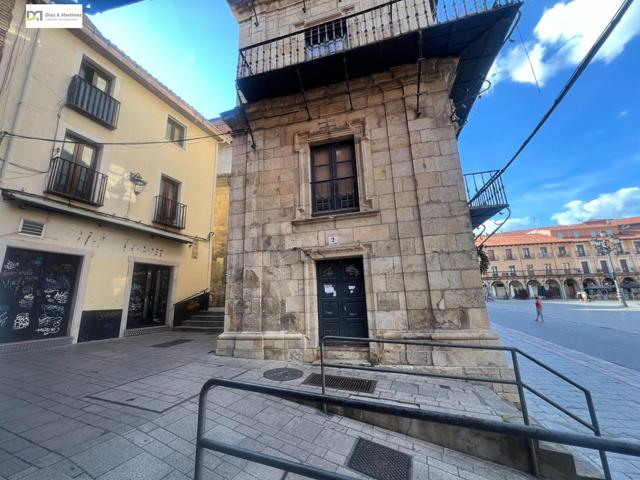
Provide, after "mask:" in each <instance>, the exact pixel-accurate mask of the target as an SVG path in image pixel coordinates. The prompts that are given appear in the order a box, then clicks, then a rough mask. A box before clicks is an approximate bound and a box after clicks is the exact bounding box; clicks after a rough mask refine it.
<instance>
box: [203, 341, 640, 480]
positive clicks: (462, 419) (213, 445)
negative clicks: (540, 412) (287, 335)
mask: <svg viewBox="0 0 640 480" xmlns="http://www.w3.org/2000/svg"><path fill="white" fill-rule="evenodd" d="M516 350H517V349H516ZM214 387H224V388H231V389H236V390H242V391H245V392H253V393H260V394H266V395H270V396H274V397H277V398H282V399H287V400H302V401H305V402H315V403H318V404H329V405H335V406H338V407H346V408H353V409H358V410H365V411H369V412H376V413H383V414H389V415H393V416H397V417H403V418H410V419H416V420H423V421H428V422H434V423H439V424H444V425H454V426H458V427H463V428H470V429H475V430H482V431H485V432H493V433H499V434H504V435H511V436H514V437H519V438H525V439H527V440H529V441H530V442H532V441H534V440H538V441H546V442H553V443H560V444H563V445H572V446H575V447H583V448H589V449H593V450H598V451H600V452H612V453H620V454H623V455H631V456H634V457H640V443H636V442H630V441H628V440H619V439H614V438H603V437H592V436H589V435H584V434H580V433H572V432H562V431H559V430H551V429H546V428H541V427H533V426H529V425H518V424H514V423H513V424H512V423H504V422H500V421H497V420H487V419H483V418H474V417H467V416H464V415H457V414H452V413H443V412H436V411H431V410H420V409H417V408H411V407H403V406H399V405H389V404H384V403H379V402H370V401H365V400H361V399H354V398H349V397H338V396H334V395H327V394H326V393H322V394H320V393H313V392H308V391H301V390H291V389H287V388H282V387H274V386H267V385H262V384H259V383H254V382H247V381H239V380H226V379H223V378H211V379H209V380H207V381H206V382H205V383H204V385H203V386H202V388H201V389H200V395H199V399H198V426H197V434H196V458H195V472H194V479H195V480H202V479H203V476H202V475H203V466H204V451H205V450H213V451H216V452H221V453H224V454H227V455H232V456H236V457H238V458H243V459H245V460H249V461H252V462H256V463H260V464H262V465H267V466H270V467H274V468H279V469H281V470H284V471H285V472H291V473H297V474H300V475H304V476H307V477H309V478H315V479H322V480H324V479H328V480H354V477H347V476H344V475H340V474H337V473H334V472H330V471H327V470H323V469H320V468H317V467H313V466H310V465H305V464H302V463H299V462H294V461H291V460H286V459H283V458H278V457H274V456H272V455H267V454H264V453H258V452H255V451H252V450H249V449H246V448H242V447H238V446H235V445H230V444H227V443H223V442H219V441H217V440H212V439H210V438H206V437H205V436H204V432H205V427H206V420H207V409H206V406H207V395H208V393H209V390H211V389H212V388H214Z"/></svg>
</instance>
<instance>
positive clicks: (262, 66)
mask: <svg viewBox="0 0 640 480" xmlns="http://www.w3.org/2000/svg"><path fill="white" fill-rule="evenodd" d="M520 5H521V2H519V1H516V0H439V1H434V0H430V1H426V0H392V1H388V2H386V3H384V4H382V5H378V6H375V7H372V8H367V9H365V10H362V11H360V12H357V13H354V14H351V15H345V16H343V17H340V18H339V19H336V20H334V21H331V22H327V23H324V24H322V25H316V26H313V27H310V28H306V29H302V30H298V31H296V32H293V33H289V34H285V35H281V36H278V37H276V38H271V39H268V40H265V41H263V42H259V43H256V44H253V45H249V46H247V47H244V48H241V49H240V50H239V58H238V69H237V79H238V82H237V84H238V88H239V89H240V91H241V92H242V94H243V95H244V97H245V99H246V100H247V101H248V102H255V101H258V100H263V99H266V98H275V97H282V96H286V95H292V94H297V93H301V92H304V90H305V89H311V88H317V87H321V86H324V85H329V84H335V83H343V82H344V83H346V84H347V86H348V82H349V79H353V78H360V77H365V76H368V75H371V74H374V73H380V72H384V71H388V70H389V69H391V68H393V67H396V66H399V65H407V64H416V63H418V61H419V60H421V59H423V58H446V57H458V58H459V63H458V68H457V71H456V78H455V80H454V85H453V87H452V91H451V93H450V96H451V99H452V100H453V101H454V103H455V104H456V115H457V117H458V123H459V125H461V126H462V125H463V124H464V122H465V120H466V117H467V115H468V113H469V111H470V110H471V107H472V105H473V103H474V101H475V98H476V96H477V95H478V93H479V92H480V90H481V88H482V85H483V83H484V79H485V78H486V74H487V72H488V71H489V68H490V67H491V64H492V63H493V60H494V59H495V57H496V56H497V54H498V52H499V50H500V48H501V47H502V45H503V43H504V41H505V38H506V37H507V35H508V32H509V30H510V28H511V25H512V24H513V21H514V19H515V17H516V15H517V12H518V9H519V8H520ZM262 21H264V20H262Z"/></svg>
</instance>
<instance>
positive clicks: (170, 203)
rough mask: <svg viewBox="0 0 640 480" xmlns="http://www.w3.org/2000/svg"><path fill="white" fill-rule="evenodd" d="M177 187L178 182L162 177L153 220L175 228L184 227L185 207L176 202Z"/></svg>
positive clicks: (178, 185)
mask: <svg viewBox="0 0 640 480" xmlns="http://www.w3.org/2000/svg"><path fill="white" fill-rule="evenodd" d="M179 189H180V183H179V182H176V181H175V180H171V179H170V178H167V177H162V179H161V181H160V195H158V196H157V197H156V207H155V213H154V217H153V221H154V222H156V223H162V224H164V225H168V226H170V227H175V228H184V227H185V221H186V214H187V207H186V205H183V204H182V203H180V202H178V193H179Z"/></svg>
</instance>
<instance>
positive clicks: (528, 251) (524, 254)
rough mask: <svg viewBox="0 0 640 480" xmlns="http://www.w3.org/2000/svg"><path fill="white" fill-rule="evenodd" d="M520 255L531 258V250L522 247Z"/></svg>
mask: <svg viewBox="0 0 640 480" xmlns="http://www.w3.org/2000/svg"><path fill="white" fill-rule="evenodd" d="M522 256H523V257H524V258H531V250H529V247H523V248H522Z"/></svg>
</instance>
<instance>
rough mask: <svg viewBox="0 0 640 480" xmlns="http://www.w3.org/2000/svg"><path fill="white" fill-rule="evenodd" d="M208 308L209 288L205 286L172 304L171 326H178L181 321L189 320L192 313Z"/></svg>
mask: <svg viewBox="0 0 640 480" xmlns="http://www.w3.org/2000/svg"><path fill="white" fill-rule="evenodd" d="M208 308H209V289H208V288H205V289H204V290H201V291H199V292H198V293H194V294H193V295H191V296H189V297H187V298H185V299H183V300H180V301H179V302H176V303H175V304H174V305H173V326H174V327H179V326H180V325H182V322H184V321H185V320H189V319H190V318H191V315H193V314H194V313H198V312H201V311H203V310H206V309H208Z"/></svg>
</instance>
